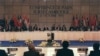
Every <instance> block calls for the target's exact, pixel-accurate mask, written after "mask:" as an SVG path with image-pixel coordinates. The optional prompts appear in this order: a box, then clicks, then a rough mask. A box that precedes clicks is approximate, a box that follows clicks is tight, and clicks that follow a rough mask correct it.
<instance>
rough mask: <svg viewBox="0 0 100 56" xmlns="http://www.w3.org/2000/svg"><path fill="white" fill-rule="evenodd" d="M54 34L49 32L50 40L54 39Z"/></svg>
mask: <svg viewBox="0 0 100 56" xmlns="http://www.w3.org/2000/svg"><path fill="white" fill-rule="evenodd" d="M54 36H55V34H54V33H53V32H52V33H51V40H54Z"/></svg>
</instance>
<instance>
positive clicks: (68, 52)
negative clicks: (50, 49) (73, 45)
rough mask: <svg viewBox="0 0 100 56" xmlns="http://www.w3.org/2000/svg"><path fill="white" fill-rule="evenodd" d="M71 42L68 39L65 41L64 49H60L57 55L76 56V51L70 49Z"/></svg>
mask: <svg viewBox="0 0 100 56" xmlns="http://www.w3.org/2000/svg"><path fill="white" fill-rule="evenodd" d="M68 46H69V43H68V41H63V43H62V47H63V48H62V49H58V50H57V53H56V56H74V53H73V51H72V50H71V49H68Z"/></svg>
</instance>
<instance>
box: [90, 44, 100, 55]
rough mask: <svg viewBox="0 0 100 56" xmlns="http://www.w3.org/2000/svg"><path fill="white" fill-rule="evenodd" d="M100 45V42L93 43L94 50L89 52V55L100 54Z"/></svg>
mask: <svg viewBox="0 0 100 56" xmlns="http://www.w3.org/2000/svg"><path fill="white" fill-rule="evenodd" d="M99 47H100V44H99V43H94V44H93V49H94V51H91V52H90V54H89V56H100V50H99Z"/></svg>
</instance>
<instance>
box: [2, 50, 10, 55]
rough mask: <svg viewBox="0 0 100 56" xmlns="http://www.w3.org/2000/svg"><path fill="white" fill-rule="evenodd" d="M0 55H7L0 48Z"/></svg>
mask: <svg viewBox="0 0 100 56" xmlns="http://www.w3.org/2000/svg"><path fill="white" fill-rule="evenodd" d="M0 56H8V55H7V53H6V52H5V51H4V50H0Z"/></svg>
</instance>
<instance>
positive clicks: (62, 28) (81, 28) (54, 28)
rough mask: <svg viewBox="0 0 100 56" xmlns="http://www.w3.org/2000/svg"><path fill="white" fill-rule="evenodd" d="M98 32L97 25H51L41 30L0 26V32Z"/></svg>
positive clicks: (38, 28)
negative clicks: (68, 26)
mask: <svg viewBox="0 0 100 56" xmlns="http://www.w3.org/2000/svg"><path fill="white" fill-rule="evenodd" d="M99 30H100V24H98V25H97V26H96V27H89V26H87V27H84V26H77V27H76V26H70V28H69V29H68V28H67V27H66V25H62V26H61V25H58V26H56V25H55V24H53V25H52V26H51V27H48V26H43V28H40V27H39V26H38V25H37V24H35V25H34V26H31V25H30V27H29V28H28V29H27V28H26V27H25V26H23V27H22V28H17V27H11V26H9V27H7V28H6V27H5V28H4V27H2V26H0V31H99Z"/></svg>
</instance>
